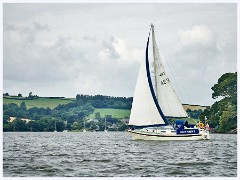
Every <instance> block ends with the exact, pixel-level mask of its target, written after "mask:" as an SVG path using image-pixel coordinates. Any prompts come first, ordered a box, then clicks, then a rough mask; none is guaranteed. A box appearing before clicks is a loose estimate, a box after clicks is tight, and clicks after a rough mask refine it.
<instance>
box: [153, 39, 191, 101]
mask: <svg viewBox="0 0 240 180" xmlns="http://www.w3.org/2000/svg"><path fill="white" fill-rule="evenodd" d="M157 41H158V43H159V45H160V47H161V52H162V54H163V56H164V58H165V61H166V64H167V66H168V67H169V69H170V72H171V74H172V77H173V80H174V82H175V83H176V85H177V89H178V91H179V93H180V96H181V98H183V100H184V101H185V100H186V99H185V98H184V96H183V94H182V92H181V90H180V88H179V83H178V82H177V81H176V79H175V76H174V72H175V74H177V73H176V70H175V68H174V66H173V65H172V66H171V64H169V62H168V58H167V56H166V54H165V52H164V48H165V47H166V46H165V45H164V42H163V39H162V40H161V41H162V43H160V42H159V40H158V39H157ZM171 67H172V68H171ZM173 71H174V72H173ZM179 81H180V83H182V81H181V79H179ZM181 87H183V90H184V92H185V95H186V97H187V100H188V101H190V100H191V98H189V96H188V93H187V91H186V89H185V87H184V86H181Z"/></svg>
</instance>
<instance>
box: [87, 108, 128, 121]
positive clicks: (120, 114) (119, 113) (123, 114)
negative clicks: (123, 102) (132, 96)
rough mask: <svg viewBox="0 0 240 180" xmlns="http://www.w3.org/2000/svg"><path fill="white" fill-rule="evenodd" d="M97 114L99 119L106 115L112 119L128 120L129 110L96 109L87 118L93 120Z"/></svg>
mask: <svg viewBox="0 0 240 180" xmlns="http://www.w3.org/2000/svg"><path fill="white" fill-rule="evenodd" d="M96 112H99V113H100V115H101V117H104V116H106V115H112V117H115V118H118V119H122V118H129V116H130V110H128V109H107V108H96V109H95V110H94V112H93V113H92V114H90V115H89V118H92V119H94V118H95V113H96Z"/></svg>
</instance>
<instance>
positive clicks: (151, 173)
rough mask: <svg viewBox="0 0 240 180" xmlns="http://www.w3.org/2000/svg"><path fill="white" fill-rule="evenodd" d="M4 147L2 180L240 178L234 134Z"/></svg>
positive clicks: (28, 137)
mask: <svg viewBox="0 0 240 180" xmlns="http://www.w3.org/2000/svg"><path fill="white" fill-rule="evenodd" d="M3 144H4V146H3V175H4V177H33V176H34V177H236V176H237V136H236V135H232V134H226V135H222V134H212V139H211V140H209V141H166V142H161V141H141V140H140V141H132V140H131V137H130V135H129V134H128V133H126V132H108V133H105V132H92V133H91V132H87V133H70V132H69V133H4V134H3ZM220 169H221V170H220Z"/></svg>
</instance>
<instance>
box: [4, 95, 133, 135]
mask: <svg viewBox="0 0 240 180" xmlns="http://www.w3.org/2000/svg"><path fill="white" fill-rule="evenodd" d="M34 98H36V97H34ZM21 99H22V100H23V102H22V103H21V105H20V106H18V105H16V104H14V103H10V104H4V105H3V112H4V116H3V122H4V124H3V131H34V132H35V131H54V130H55V122H56V126H57V128H56V129H57V131H63V130H64V129H68V130H75V131H78V130H82V129H83V124H84V121H85V127H86V129H88V130H103V129H104V128H105V126H104V121H105V118H106V121H107V126H108V127H109V128H108V129H110V130H125V129H126V128H127V125H126V122H125V121H123V120H121V119H117V118H114V117H112V116H111V115H106V116H105V117H102V116H101V114H100V113H99V112H97V113H96V114H95V119H94V120H91V119H88V118H87V117H88V115H89V114H92V113H93V112H94V109H95V108H116V109H130V108H131V104H132V98H122V97H110V96H102V95H96V96H88V95H77V96H76V100H75V101H73V102H71V103H68V104H66V105H61V104H60V105H58V106H57V107H56V108H54V109H50V108H37V107H33V108H29V109H27V107H26V104H25V102H24V98H22V97H21ZM26 99H29V97H26ZM10 117H17V118H16V119H15V120H14V121H13V122H9V119H10ZM21 118H27V119H31V120H34V121H30V122H25V121H21ZM126 118H127V117H126ZM66 122H67V123H66Z"/></svg>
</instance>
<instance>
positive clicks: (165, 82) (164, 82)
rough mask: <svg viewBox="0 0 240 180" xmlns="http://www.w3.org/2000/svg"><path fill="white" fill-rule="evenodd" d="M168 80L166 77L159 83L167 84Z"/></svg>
mask: <svg viewBox="0 0 240 180" xmlns="http://www.w3.org/2000/svg"><path fill="white" fill-rule="evenodd" d="M169 82H170V80H169V79H168V78H166V79H164V80H162V81H161V85H164V84H167V83H169Z"/></svg>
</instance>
